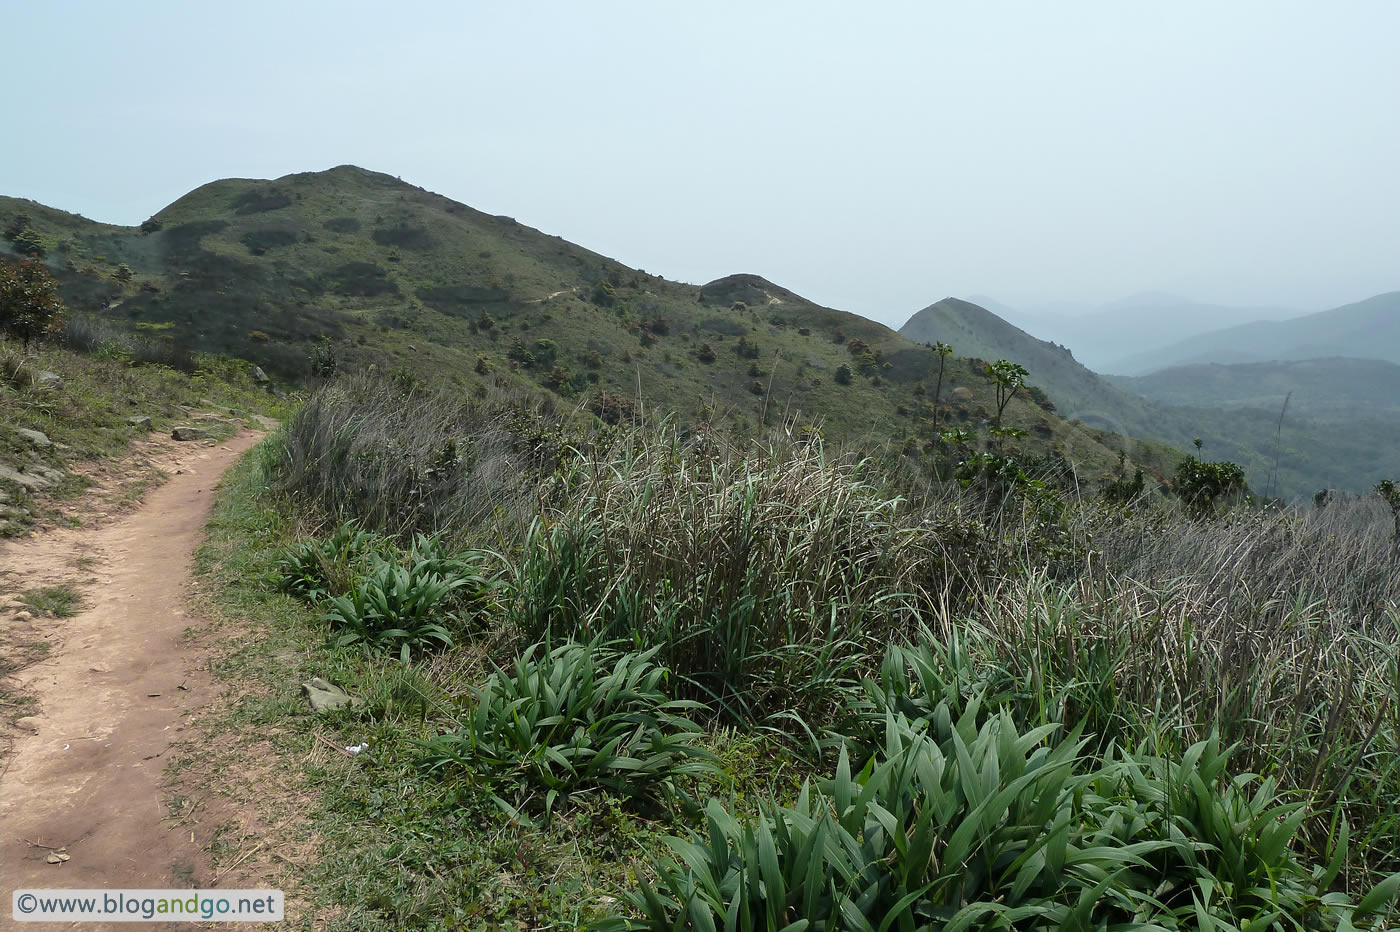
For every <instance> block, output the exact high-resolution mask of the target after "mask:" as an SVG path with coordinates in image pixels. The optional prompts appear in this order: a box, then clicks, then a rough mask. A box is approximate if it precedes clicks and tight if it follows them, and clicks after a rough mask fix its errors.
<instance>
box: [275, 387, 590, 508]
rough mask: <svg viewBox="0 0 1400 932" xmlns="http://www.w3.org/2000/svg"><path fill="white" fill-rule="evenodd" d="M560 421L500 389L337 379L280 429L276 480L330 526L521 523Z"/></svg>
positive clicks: (556, 444)
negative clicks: (475, 394)
mask: <svg viewBox="0 0 1400 932" xmlns="http://www.w3.org/2000/svg"><path fill="white" fill-rule="evenodd" d="M563 423H564V418H563V417H562V416H561V415H560V414H559V412H557V411H555V410H554V409H553V408H552V406H550V405H549V404H548V403H546V402H541V401H532V400H528V399H525V398H524V397H522V396H516V395H510V394H508V393H504V392H501V393H492V394H489V395H488V396H487V397H485V398H468V399H461V398H457V397H452V396H449V395H447V394H446V393H443V392H440V391H436V390H424V389H419V388H415V387H407V388H406V387H404V386H401V385H399V384H396V383H395V382H393V381H391V380H388V379H381V378H375V377H373V376H354V377H346V378H340V379H336V380H334V381H332V382H329V383H327V384H326V385H325V386H323V387H322V388H321V389H320V390H319V391H317V392H316V393H315V394H314V395H312V396H311V398H310V399H309V400H308V401H307V403H306V404H305V405H304V406H303V407H302V408H301V409H300V410H299V411H298V412H297V413H296V415H295V416H294V417H292V418H291V419H290V421H289V422H288V423H287V424H286V425H285V429H284V430H283V431H282V433H281V434H279V437H278V440H277V446H276V448H275V450H274V451H273V454H272V462H271V463H270V473H271V479H272V480H273V484H274V487H275V488H276V489H278V490H280V491H283V492H286V493H289V494H292V495H294V496H295V497H296V498H297V499H298V500H300V501H302V502H304V503H306V504H308V505H310V506H312V507H313V508H315V509H317V510H319V511H320V512H322V513H323V514H324V515H326V516H328V517H330V518H332V519H334V520H336V521H337V522H340V521H346V520H350V519H357V520H359V521H361V522H363V523H364V524H365V525H366V526H367V527H370V528H375V529H378V530H382V531H387V532H389V533H393V534H408V533H410V532H412V531H419V530H421V531H429V532H435V531H438V530H442V529H463V528H475V527H478V526H480V525H483V524H500V525H502V526H514V525H520V526H523V525H524V524H528V521H529V517H528V516H529V515H530V514H531V513H532V512H533V510H534V509H533V502H534V499H535V496H536V490H537V484H538V482H539V481H540V479H541V478H542V477H543V476H546V475H548V474H549V473H550V472H551V471H552V470H553V469H554V467H555V465H556V463H557V461H558V457H559V455H560V451H561V448H562V436H563V435H562V430H563Z"/></svg>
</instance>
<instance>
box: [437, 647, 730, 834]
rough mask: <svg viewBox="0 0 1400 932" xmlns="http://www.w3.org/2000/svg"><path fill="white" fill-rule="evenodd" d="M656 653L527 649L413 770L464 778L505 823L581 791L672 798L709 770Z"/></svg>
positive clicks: (690, 706)
mask: <svg viewBox="0 0 1400 932" xmlns="http://www.w3.org/2000/svg"><path fill="white" fill-rule="evenodd" d="M657 650H658V649H657V648H652V649H651V650H647V651H628V652H622V653H619V652H617V651H614V650H609V649H606V648H603V647H600V646H598V645H590V644H578V643H569V644H563V645H560V646H558V647H555V648H553V649H549V648H548V647H547V646H546V645H542V644H536V645H534V646H532V647H530V648H528V649H527V650H526V651H525V652H524V653H523V654H521V655H520V656H519V657H518V658H517V659H516V661H515V663H514V664H513V665H512V667H511V668H510V669H508V670H498V671H497V672H496V673H495V675H493V676H492V677H490V678H489V679H488V680H487V682H486V685H485V686H484V687H482V688H481V689H480V690H479V691H478V693H477V694H476V696H475V704H474V707H473V708H472V709H471V710H470V711H469V712H467V713H466V716H465V718H464V721H463V722H462V725H461V727H460V728H459V729H458V730H457V731H455V732H452V733H449V734H445V735H440V736H438V737H437V738H435V739H433V740H432V741H430V742H428V744H427V746H426V747H425V750H424V755H423V758H422V761H421V765H422V767H423V769H424V770H425V771H427V772H429V773H434V772H440V771H444V770H449V771H450V770H452V769H454V768H458V767H461V768H467V769H469V770H471V771H472V772H473V773H475V774H477V775H479V776H480V777H481V778H483V779H485V780H487V781H489V782H490V783H491V785H492V787H493V788H494V792H495V796H494V798H495V799H496V800H497V802H498V803H499V804H500V805H501V806H503V807H504V808H506V809H507V811H508V812H510V813H511V814H515V813H516V812H518V811H519V807H520V806H523V805H524V804H525V803H526V802H527V801H536V800H537V801H538V802H539V803H540V805H541V806H542V807H543V809H544V811H545V813H546V814H548V813H550V812H551V811H552V810H553V809H554V807H555V804H556V803H557V802H558V801H559V800H560V799H567V798H569V797H571V796H573V795H575V794H578V793H580V792H585V791H599V790H601V791H605V792H607V793H610V794H612V795H614V796H617V797H619V798H624V799H628V800H633V801H646V800H648V799H653V798H655V797H656V796H657V795H658V794H664V795H667V796H674V795H675V794H677V793H678V792H680V790H681V787H680V780H681V778H683V777H686V776H695V775H699V774H702V773H706V772H711V771H713V769H714V767H713V765H712V763H711V762H710V761H711V756H710V755H709V754H707V753H706V752H705V751H703V750H702V749H701V747H700V745H699V739H700V736H701V730H700V728H699V727H698V726H697V725H695V724H694V723H692V722H691V721H689V720H688V719H686V718H685V717H684V714H683V713H685V712H688V711H691V710H694V709H698V708H700V704H699V703H697V702H690V701H685V700H675V699H671V698H669V697H668V696H667V694H666V687H667V686H668V685H669V682H670V671H668V670H667V669H666V668H665V667H663V666H659V665H658V664H656V663H654V662H653V660H652V658H653V657H655V656H656V653H657Z"/></svg>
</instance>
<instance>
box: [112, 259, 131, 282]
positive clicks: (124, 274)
mask: <svg viewBox="0 0 1400 932" xmlns="http://www.w3.org/2000/svg"><path fill="white" fill-rule="evenodd" d="M112 278H114V279H116V280H117V281H119V282H129V281H131V278H132V271H131V267H130V266H129V265H127V264H126V263H125V262H123V263H122V264H121V265H119V266H117V270H116V271H115V272H113V273H112Z"/></svg>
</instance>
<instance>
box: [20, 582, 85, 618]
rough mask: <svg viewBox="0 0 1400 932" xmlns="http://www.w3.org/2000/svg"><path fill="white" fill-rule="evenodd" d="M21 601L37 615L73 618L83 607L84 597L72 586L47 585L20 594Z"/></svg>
mask: <svg viewBox="0 0 1400 932" xmlns="http://www.w3.org/2000/svg"><path fill="white" fill-rule="evenodd" d="M19 600H20V603H21V604H23V605H24V607H25V608H27V609H29V610H30V611H31V612H33V613H34V614H36V615H53V616H54V617H55V618H72V617H73V616H74V615H76V614H78V611H79V610H80V609H81V608H82V603H83V597H82V595H81V594H80V593H79V592H78V590H76V589H74V588H73V587H72V586H46V587H44V588H42V589H30V590H27V591H25V592H21V593H20V594H19Z"/></svg>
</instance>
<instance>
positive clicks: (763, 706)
mask: <svg viewBox="0 0 1400 932" xmlns="http://www.w3.org/2000/svg"><path fill="white" fill-rule="evenodd" d="M866 470H867V464H865V463H861V462H839V461H832V460H830V459H828V458H827V456H826V455H825V453H824V452H823V450H822V449H821V447H820V446H818V445H813V444H804V443H795V444H788V445H786V446H785V447H783V448H781V449H779V448H776V447H770V448H769V449H767V450H761V451H752V453H751V455H749V456H744V455H741V453H740V452H739V451H736V450H729V449H723V448H718V447H716V446H714V445H713V444H709V443H703V442H702V443H698V444H692V445H687V444H685V443H682V441H681V439H680V437H679V436H678V435H677V433H676V432H675V431H673V430H671V429H669V427H667V426H663V427H662V428H660V429H658V430H657V431H655V432H654V433H650V434H640V435H631V436H628V437H627V438H625V440H624V442H622V443H620V444H618V445H617V446H615V447H614V448H612V449H611V450H609V451H606V452H604V453H602V454H600V455H596V456H593V457H587V458H585V457H576V458H574V459H572V460H571V461H570V462H569V463H568V464H567V465H566V466H564V467H563V468H562V469H561V470H560V471H559V472H558V473H557V474H556V475H555V476H554V477H552V478H551V479H550V480H549V481H548V482H547V483H546V484H545V485H544V486H543V489H542V496H541V497H542V499H543V502H544V506H543V509H542V511H541V513H540V515H539V517H538V518H537V519H536V522H535V523H534V525H533V526H532V527H531V529H530V532H529V534H528V536H527V538H526V541H525V544H524V546H523V548H522V551H521V554H520V557H519V560H518V563H517V566H518V570H517V574H516V579H517V583H516V590H517V598H516V601H515V605H514V610H513V614H512V618H513V620H514V621H515V622H516V624H518V625H519V627H520V628H521V630H522V633H523V635H524V636H525V637H526V638H527V639H535V638H539V637H544V636H546V635H550V634H552V635H553V636H555V637H559V636H567V637H577V638H583V639H591V638H594V637H604V638H609V639H613V638H623V639H626V640H628V641H631V642H632V643H634V644H636V645H637V646H638V647H642V646H651V645H657V646H660V648H661V654H660V655H659V656H660V659H661V660H662V661H663V662H664V663H666V665H667V666H669V667H670V668H671V669H672V670H673V671H674V672H675V673H676V674H677V675H678V676H680V677H681V678H682V679H683V680H684V681H685V682H686V683H687V684H689V686H690V688H691V693H692V695H693V696H694V697H696V698H703V699H705V700H707V701H711V702H714V703H717V704H718V705H719V706H720V707H721V708H723V709H724V710H725V711H727V712H728V713H730V714H732V715H735V716H738V717H741V718H748V719H762V718H764V717H766V716H768V715H771V714H772V713H774V712H787V711H792V710H797V709H801V710H802V711H803V712H804V713H806V714H808V715H820V714H821V713H822V710H823V709H824V708H830V707H832V703H833V701H834V696H835V693H836V692H838V691H839V690H840V689H842V688H844V686H845V685H846V684H847V683H848V682H850V681H851V680H852V679H853V677H854V676H855V675H857V674H858V673H859V672H860V670H861V669H862V667H863V666H865V665H866V664H867V663H868V661H869V659H870V658H871V657H872V656H874V655H876V654H878V652H879V651H880V649H881V648H882V646H883V645H884V644H885V643H887V642H888V640H889V639H890V638H891V637H898V636H900V635H901V633H902V632H904V631H906V630H908V629H909V628H910V626H911V625H912V624H913V623H914V620H915V618H916V617H917V612H918V609H919V606H920V604H921V603H922V602H923V597H922V594H921V586H922V582H923V580H922V579H921V575H920V574H921V572H922V570H923V569H924V567H925V565H926V542H925V539H924V534H923V533H922V531H921V529H920V527H919V526H918V524H917V523H915V522H914V521H912V520H911V519H910V516H908V515H905V514H903V513H902V512H901V509H900V500H899V499H898V498H897V497H895V496H892V495H891V494H890V493H889V492H887V491H886V490H884V489H882V488H880V487H879V486H878V484H876V482H875V481H874V480H873V478H871V477H867V476H866Z"/></svg>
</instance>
